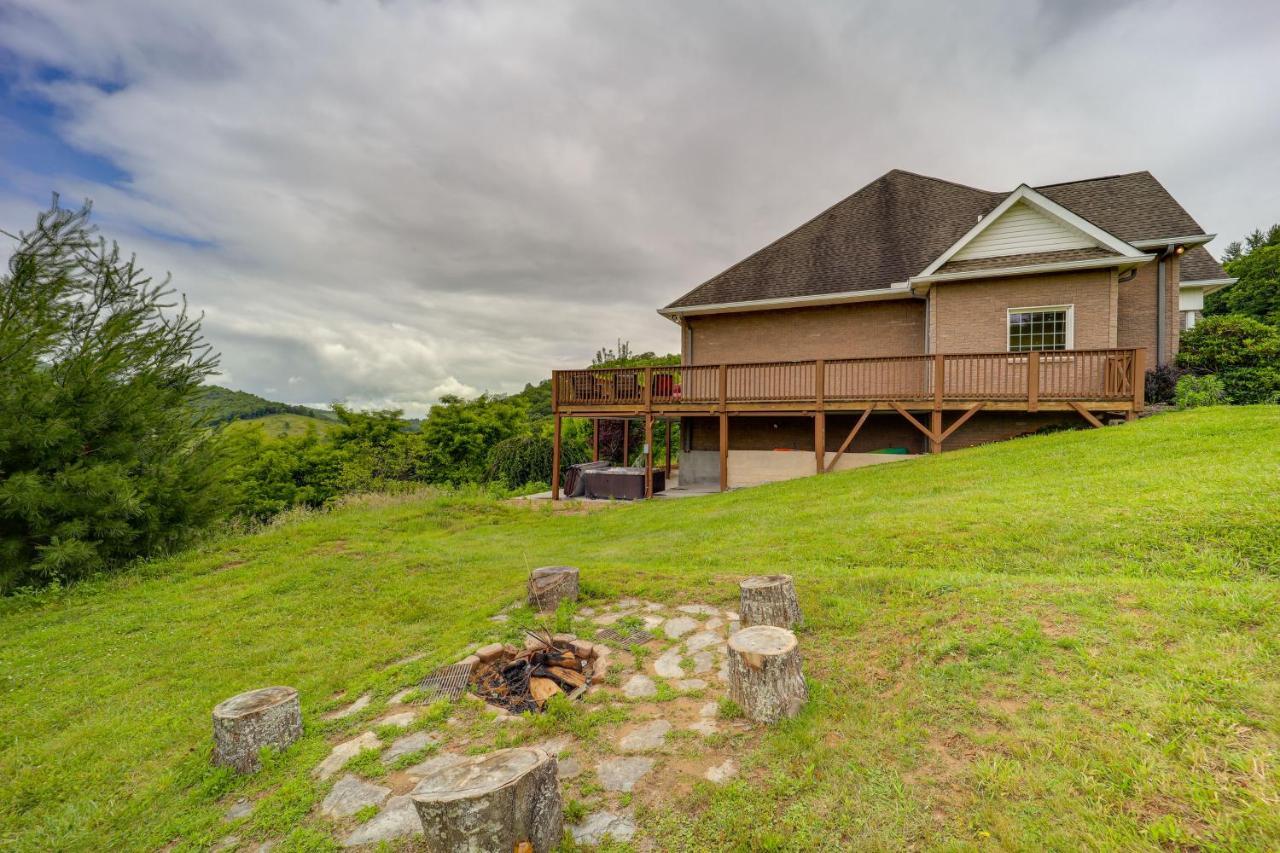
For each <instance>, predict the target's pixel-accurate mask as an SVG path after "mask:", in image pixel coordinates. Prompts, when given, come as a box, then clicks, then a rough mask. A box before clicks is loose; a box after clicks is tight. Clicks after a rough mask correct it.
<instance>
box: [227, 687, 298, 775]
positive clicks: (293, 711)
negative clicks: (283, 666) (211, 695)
mask: <svg viewBox="0 0 1280 853" xmlns="http://www.w3.org/2000/svg"><path fill="white" fill-rule="evenodd" d="M301 736H302V708H301V706H300V705H299V703H298V691H297V690H294V689H293V688H292V687H264V688H262V689H261V690H250V691H249V692H248V693H241V694H240V695H239V696H232V697H231V698H230V699H227V700H226V701H224V702H219V703H218V705H217V707H215V708H214V709H213V763H214V764H218V765H221V766H224V767H234V768H235V769H236V770H239V771H240V772H241V773H256V772H257V771H258V770H260V769H262V763H261V761H260V760H259V758H258V751H259V750H261V749H262V748H263V747H264V746H274V747H276V748H278V749H284V748H286V747H287V746H289V745H290V744H291V743H293V742H294V741H296V740H297V739H298V738H299V737H301Z"/></svg>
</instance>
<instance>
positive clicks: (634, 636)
mask: <svg viewBox="0 0 1280 853" xmlns="http://www.w3.org/2000/svg"><path fill="white" fill-rule="evenodd" d="M596 636H597V637H599V638H600V639H602V640H608V641H609V642H611V643H615V644H617V645H619V646H643V645H644V644H645V643H647V642H649V641H650V640H652V639H653V635H652V634H650V633H649V632H648V631H646V630H644V629H643V628H637V629H635V630H634V631H632V632H631V633H630V634H619V633H618V632H617V631H615V630H614V629H613V628H605V629H603V630H601V631H598V632H597V633H596Z"/></svg>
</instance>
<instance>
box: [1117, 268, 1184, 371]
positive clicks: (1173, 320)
mask: <svg viewBox="0 0 1280 853" xmlns="http://www.w3.org/2000/svg"><path fill="white" fill-rule="evenodd" d="M1165 263H1166V264H1167V265H1168V268H1167V270H1166V280H1165V306H1164V308H1165V312H1166V315H1165V324H1166V325H1165V332H1166V334H1165V345H1166V347H1167V349H1166V353H1167V354H1168V360H1170V361H1172V360H1173V357H1174V356H1175V355H1177V353H1178V330H1179V304H1178V281H1179V274H1180V269H1179V267H1180V263H1179V260H1178V258H1177V257H1176V256H1174V257H1171V258H1169V259H1168V260H1167V261H1165ZM1156 267H1157V262H1152V263H1149V264H1145V265H1144V266H1141V267H1138V270H1137V275H1135V276H1134V277H1133V278H1132V279H1131V280H1129V281H1126V282H1122V283H1121V284H1120V296H1119V321H1120V322H1119V328H1118V331H1117V336H1116V346H1119V347H1146V349H1147V366H1148V367H1154V366H1155V364H1156V289H1157V288H1156V275H1157V270H1156Z"/></svg>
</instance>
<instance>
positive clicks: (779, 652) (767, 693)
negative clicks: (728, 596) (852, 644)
mask: <svg viewBox="0 0 1280 853" xmlns="http://www.w3.org/2000/svg"><path fill="white" fill-rule="evenodd" d="M728 663H729V673H728V674H729V698H731V699H732V700H733V701H735V702H737V703H738V705H740V706H741V707H742V710H743V712H744V713H745V714H746V715H747V717H748V718H750V719H752V720H754V721H755V722H757V723H775V722H777V721H778V720H781V719H783V718H786V717H794V716H795V715H796V714H798V713H800V709H801V708H803V707H804V703H805V701H806V700H807V699H808V698H809V691H808V688H807V687H806V685H805V683H804V668H803V661H802V660H801V657H800V646H799V643H798V642H797V641H796V635H795V634H793V633H791V632H790V631H788V630H787V629H786V628H778V627H776V626H773V625H755V626H752V627H750V628H743V629H742V630H741V631H738V632H737V633H735V634H733V635H732V636H730V637H729V656H728Z"/></svg>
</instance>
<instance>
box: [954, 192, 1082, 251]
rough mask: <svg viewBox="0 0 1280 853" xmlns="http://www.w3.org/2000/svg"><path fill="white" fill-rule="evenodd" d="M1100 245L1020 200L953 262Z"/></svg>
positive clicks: (963, 249)
mask: <svg viewBox="0 0 1280 853" xmlns="http://www.w3.org/2000/svg"><path fill="white" fill-rule="evenodd" d="M1097 245H1098V243H1097V241H1095V240H1093V239H1092V238H1090V237H1088V236H1086V235H1085V234H1084V232H1082V231H1079V230H1077V229H1075V228H1072V227H1071V226H1070V225H1068V224H1067V223H1065V222H1063V221H1062V220H1061V219H1058V218H1056V217H1052V216H1049V215H1048V214H1045V213H1042V212H1040V211H1039V210H1036V209H1035V208H1034V207H1032V206H1031V205H1029V204H1027V203H1025V202H1022V201H1020V202H1018V203H1017V204H1015V205H1013V206H1012V207H1010V208H1009V209H1008V210H1006V211H1005V212H1004V213H1002V214H1000V215H999V218H998V219H996V221H994V222H992V223H991V224H989V225H988V226H987V227H986V228H985V229H983V231H982V233H980V234H978V236H976V237H974V238H973V240H971V241H970V242H969V243H968V244H966V245H965V246H964V247H963V248H961V249H960V251H958V252H956V253H955V254H954V255H952V257H951V259H952V260H957V261H964V260H972V259H974V258H1001V257H1005V256H1008V255H1032V254H1036V253H1038V252H1057V251H1061V250H1063V249H1091V248H1093V247H1095V246H1097Z"/></svg>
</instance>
